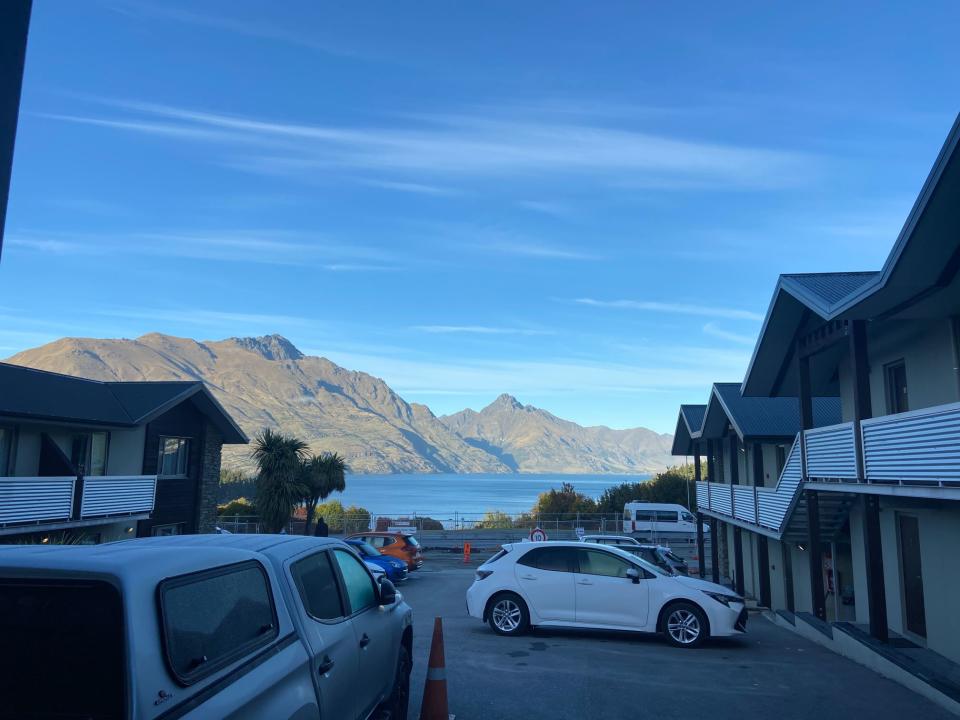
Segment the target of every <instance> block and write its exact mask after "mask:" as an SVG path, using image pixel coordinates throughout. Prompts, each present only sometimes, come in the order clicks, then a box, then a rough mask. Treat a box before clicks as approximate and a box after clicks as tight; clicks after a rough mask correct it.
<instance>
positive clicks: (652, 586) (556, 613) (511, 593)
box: [467, 541, 747, 647]
mask: <svg viewBox="0 0 960 720" xmlns="http://www.w3.org/2000/svg"><path fill="white" fill-rule="evenodd" d="M467 612H468V613H469V614H470V615H471V616H472V617H475V618H477V619H479V620H483V621H485V622H488V623H490V627H491V628H492V629H493V631H494V632H495V633H497V634H499V635H519V634H521V633H523V632H526V630H527V629H528V628H530V627H531V626H537V627H577V628H592V629H597V630H629V631H638V632H650V633H655V632H659V633H663V634H664V636H666V638H667V640H668V641H669V642H670V643H672V644H673V645H677V646H679V647H696V646H698V645H700V644H701V643H703V641H704V640H706V639H707V638H708V637H729V636H731V635H739V634H741V633H744V632H746V625H747V610H746V607H745V605H744V601H743V598H742V597H740V596H738V595H736V594H734V593H733V592H732V591H730V590H729V589H727V588H725V587H723V586H722V585H715V584H714V583H710V582H706V581H705V580H699V579H697V578H691V577H684V576H678V575H669V574H667V573H666V572H664V571H663V570H661V569H660V568H658V567H656V566H654V565H651V564H650V563H648V562H645V561H644V560H641V559H640V558H638V557H636V556H634V555H631V554H630V553H628V552H626V551H624V550H620V549H619V548H615V547H610V546H605V545H593V544H590V545H588V544H586V543H581V542H557V541H553V542H539V543H527V542H524V543H513V544H509V545H504V546H503V549H502V550H501V551H500V552H498V553H497V554H496V555H494V556H493V557H492V558H490V559H489V560H487V562H485V563H484V564H483V565H481V566H480V567H479V568H477V573H476V578H475V579H474V581H473V585H471V586H470V588H469V589H468V590H467Z"/></svg>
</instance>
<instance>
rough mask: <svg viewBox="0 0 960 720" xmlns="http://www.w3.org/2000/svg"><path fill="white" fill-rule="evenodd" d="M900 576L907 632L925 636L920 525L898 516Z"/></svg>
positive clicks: (907, 517)
mask: <svg viewBox="0 0 960 720" xmlns="http://www.w3.org/2000/svg"><path fill="white" fill-rule="evenodd" d="M898 517H899V520H900V574H901V575H902V576H903V614H904V620H905V621H906V627H907V630H909V631H910V632H912V633H914V634H916V635H920V636H921V637H926V636H927V615H926V610H925V609H924V606H923V571H922V568H921V565H920V525H919V523H918V522H917V518H915V517H913V516H912V515H899V516H898Z"/></svg>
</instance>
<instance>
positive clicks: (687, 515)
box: [681, 512, 696, 523]
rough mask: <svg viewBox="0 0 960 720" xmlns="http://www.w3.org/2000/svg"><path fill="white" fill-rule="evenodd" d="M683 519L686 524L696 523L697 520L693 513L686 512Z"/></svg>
mask: <svg viewBox="0 0 960 720" xmlns="http://www.w3.org/2000/svg"><path fill="white" fill-rule="evenodd" d="M681 517H682V518H683V521H684V522H688V523H692V522H696V518H694V517H693V515H692V514H691V513H688V512H685V513H683V514H682V515H681Z"/></svg>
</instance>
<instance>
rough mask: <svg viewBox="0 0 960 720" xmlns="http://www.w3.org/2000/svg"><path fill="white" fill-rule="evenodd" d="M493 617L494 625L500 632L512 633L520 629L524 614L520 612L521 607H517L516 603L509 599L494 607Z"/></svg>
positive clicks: (500, 601)
mask: <svg viewBox="0 0 960 720" xmlns="http://www.w3.org/2000/svg"><path fill="white" fill-rule="evenodd" d="M491 616H492V617H493V624H494V625H496V626H497V629H498V630H500V631H501V632H505V633H510V632H514V631H515V630H516V629H517V628H518V627H520V621H521V619H522V617H523V614H522V613H521V611H520V606H519V605H517V603H516V602H514V601H513V600H510V599H509V598H504V599H502V600H499V601H498V602H497V604H496V605H494V606H493V610H492V611H491Z"/></svg>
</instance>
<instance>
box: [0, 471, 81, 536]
mask: <svg viewBox="0 0 960 720" xmlns="http://www.w3.org/2000/svg"><path fill="white" fill-rule="evenodd" d="M76 481H77V479H76V478H75V477H4V478H0V525H9V524H11V523H38V522H54V521H57V520H68V519H69V518H70V512H71V511H72V510H73V486H74V483H76Z"/></svg>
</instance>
